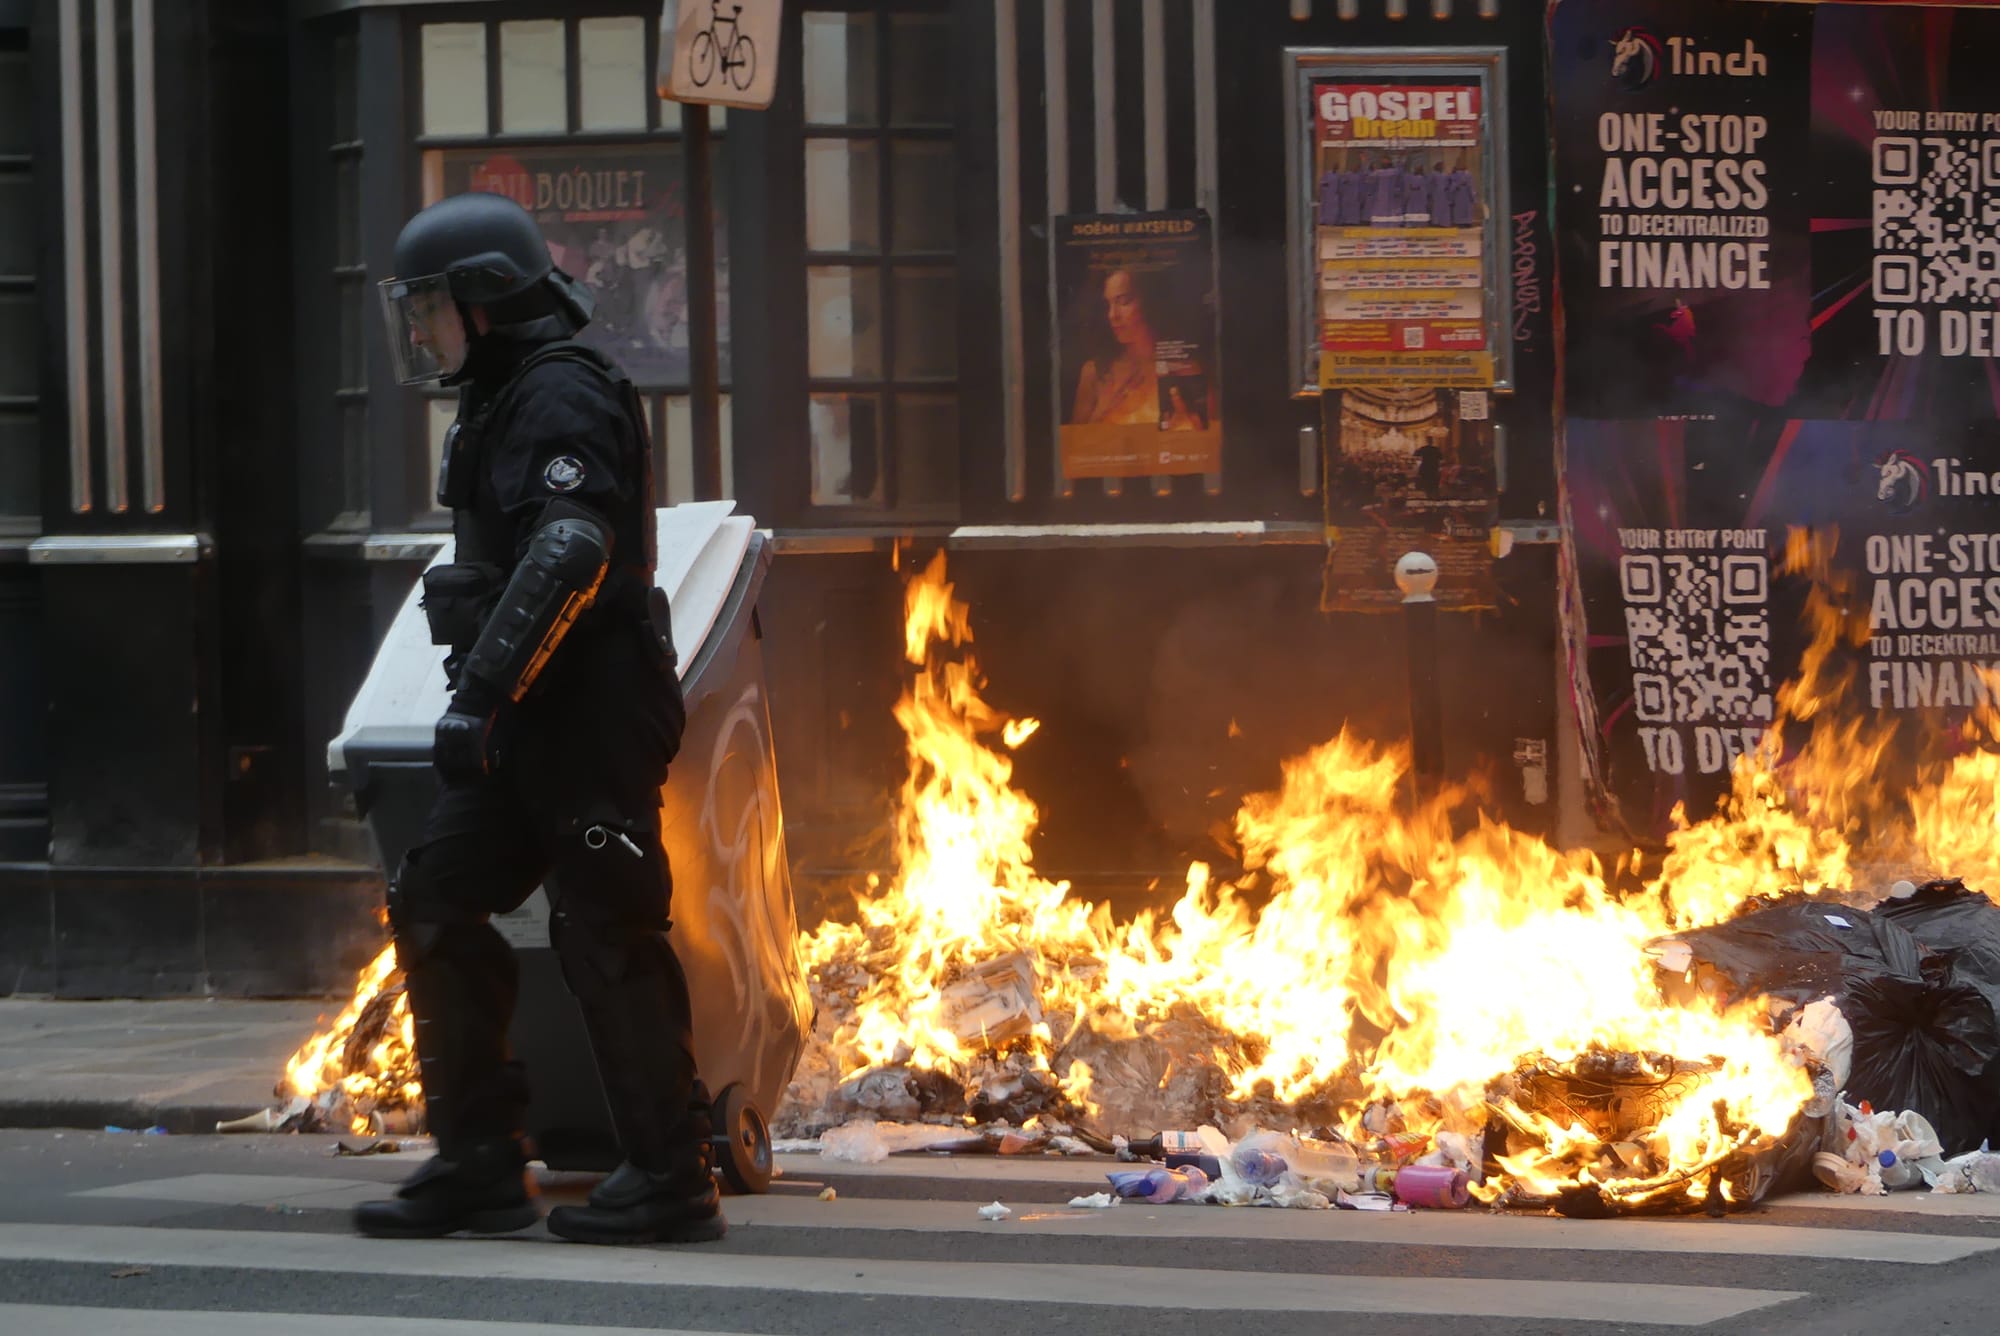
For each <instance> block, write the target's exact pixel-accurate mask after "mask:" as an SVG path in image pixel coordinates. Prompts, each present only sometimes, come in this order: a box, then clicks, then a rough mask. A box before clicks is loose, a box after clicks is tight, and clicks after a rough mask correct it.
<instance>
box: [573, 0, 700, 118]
mask: <svg viewBox="0 0 2000 1336" xmlns="http://www.w3.org/2000/svg"><path fill="white" fill-rule="evenodd" d="M576 63H577V72H576V77H577V79H578V80H579V81H580V84H581V88H580V92H581V95H582V103H583V106H582V117H583V128H584V129H586V130H643V129H645V128H646V98H647V96H648V95H649V94H650V93H651V91H652V90H651V89H649V88H647V87H646V20H644V19H640V18H630V19H580V20H578V22H577V25H576ZM675 105H676V106H678V105H679V104H678V103H676V104H675Z"/></svg>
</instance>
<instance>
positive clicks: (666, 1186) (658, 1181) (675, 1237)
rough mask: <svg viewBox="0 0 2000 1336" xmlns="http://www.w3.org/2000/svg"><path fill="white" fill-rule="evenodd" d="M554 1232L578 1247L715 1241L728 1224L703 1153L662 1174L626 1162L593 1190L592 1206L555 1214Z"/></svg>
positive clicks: (551, 1225) (563, 1208)
mask: <svg viewBox="0 0 2000 1336" xmlns="http://www.w3.org/2000/svg"><path fill="white" fill-rule="evenodd" d="M549 1232H550V1233H553V1234H559V1235H561V1236H562V1237H563V1238H566V1239H571V1240H574V1241H575V1242H577V1243H711V1242H713V1241H715V1240H716V1239H719V1238H721V1237H722V1236H723V1235H724V1234H727V1233H728V1232H729V1222H728V1221H727V1220H725V1219H723V1218H722V1197H721V1194H720V1193H718V1192H717V1191H716V1189H715V1180H714V1179H713V1178H711V1177H709V1173H708V1158H707V1156H706V1155H703V1156H701V1157H700V1162H699V1164H694V1163H691V1162H690V1163H687V1164H683V1165H682V1166H680V1167H679V1168H677V1169H672V1170H669V1171H667V1172H666V1173H663V1174H655V1173H649V1172H648V1171H646V1170H644V1169H641V1168H640V1167H639V1166H638V1165H636V1164H634V1163H632V1162H631V1161H630V1160H627V1161H625V1163H623V1164H621V1165H619V1166H618V1167H617V1168H616V1169H614V1170H612V1171H611V1174H610V1176H609V1177H608V1178H606V1179H605V1180H604V1181H603V1182H602V1183H599V1184H598V1185H597V1187H596V1188H595V1189H593V1190H592V1191H591V1194H590V1204H589V1205H588V1206H558V1207H556V1208H555V1209H554V1210H553V1211H550V1212H549Z"/></svg>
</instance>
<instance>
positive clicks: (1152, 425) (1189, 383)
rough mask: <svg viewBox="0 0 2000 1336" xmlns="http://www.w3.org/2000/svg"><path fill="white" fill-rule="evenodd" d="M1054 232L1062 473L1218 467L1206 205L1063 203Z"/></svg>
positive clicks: (1135, 473) (1117, 474) (1126, 474)
mask: <svg viewBox="0 0 2000 1336" xmlns="http://www.w3.org/2000/svg"><path fill="white" fill-rule="evenodd" d="M1055 238H1056V260H1055V268H1056V289H1057V300H1058V302H1059V305H1058V308H1057V309H1058V310H1059V312H1060V319H1061V346H1060V349H1059V358H1058V370H1059V375H1060V379H1059V380H1058V382H1057V386H1056V396H1057V403H1058V408H1059V411H1060V413H1061V427H1060V431H1059V433H1058V435H1059V438H1060V442H1061V448H1062V471H1063V476H1064V477H1066V478H1136V477H1148V476H1154V475H1164V474H1176V473H1214V472H1217V471H1219V470H1220V468H1221V467H1222V419H1221V414H1220V408H1221V396H1220V394H1219V393H1218V390H1217V385H1216V367H1217V337H1216V311H1215V259H1214V249H1213V239H1212V234H1211V232H1210V229H1209V220H1208V215H1207V214H1206V213H1203V212H1201V211H1199V210H1194V211H1187V212H1175V213H1127V214H1090V215H1070V216H1065V217H1061V218H1057V219H1056V220H1055Z"/></svg>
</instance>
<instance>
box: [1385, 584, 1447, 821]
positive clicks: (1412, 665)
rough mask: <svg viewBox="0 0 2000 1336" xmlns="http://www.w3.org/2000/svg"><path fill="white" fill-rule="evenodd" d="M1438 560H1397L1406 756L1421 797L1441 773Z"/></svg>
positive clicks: (1442, 773) (1441, 708)
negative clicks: (1406, 698) (1406, 690)
mask: <svg viewBox="0 0 2000 1336" xmlns="http://www.w3.org/2000/svg"><path fill="white" fill-rule="evenodd" d="M1437 575H1438V571H1437V563H1436V562H1435V561H1433V560H1431V558H1430V557H1429V556H1428V555H1427V554H1425V553H1422V552H1409V553H1405V554H1404V556H1403V559H1402V560H1401V561H1398V562H1397V563H1396V587H1397V588H1398V589H1400V590H1402V591H1403V626H1404V630H1405V632H1406V639H1407V644H1408V658H1409V673H1410V762H1411V769H1412V772H1413V773H1414V775H1415V777H1416V781H1417V792H1418V795H1419V797H1420V798H1421V797H1423V796H1425V795H1427V794H1429V793H1432V792H1435V791H1436V787H1437V785H1438V783H1439V782H1440V781H1441V780H1442V779H1443V778H1444V697H1443V692H1442V690H1441V689H1440V687H1439V684H1438V671H1437V653H1438V650H1437V599H1436V598H1435V597H1434V596H1433V595H1432V594H1431V590H1432V589H1434V588H1436V587H1437Z"/></svg>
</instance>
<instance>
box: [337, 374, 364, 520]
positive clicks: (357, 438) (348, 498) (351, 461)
mask: <svg viewBox="0 0 2000 1336" xmlns="http://www.w3.org/2000/svg"><path fill="white" fill-rule="evenodd" d="M340 463H341V505H340V509H341V512H342V513H343V514H346V515H352V516H366V515H367V514H368V405H367V403H366V402H365V401H363V400H358V399H357V400H355V401H353V402H351V403H344V404H342V405H341V406H340Z"/></svg>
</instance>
